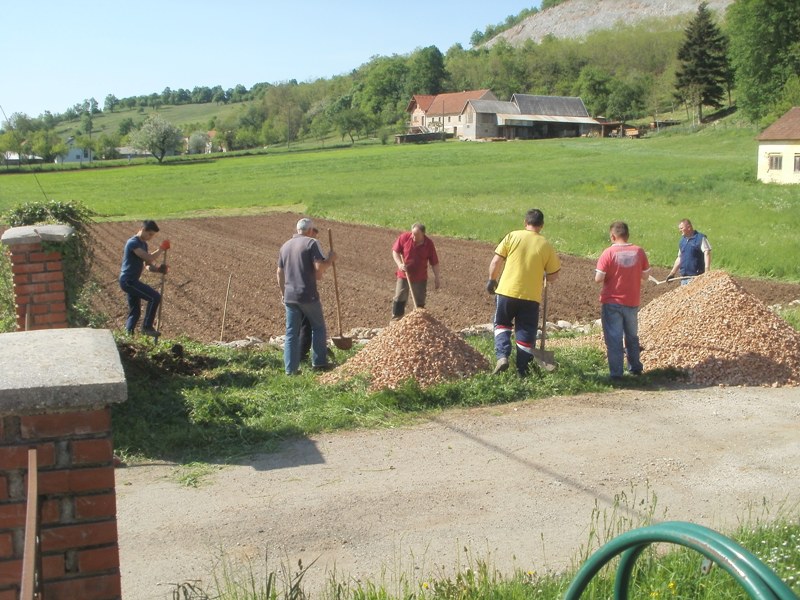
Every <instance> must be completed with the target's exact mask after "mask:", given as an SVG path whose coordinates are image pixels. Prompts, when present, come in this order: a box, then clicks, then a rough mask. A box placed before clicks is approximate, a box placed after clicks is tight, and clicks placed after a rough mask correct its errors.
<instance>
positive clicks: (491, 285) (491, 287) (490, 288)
mask: <svg viewBox="0 0 800 600" xmlns="http://www.w3.org/2000/svg"><path fill="white" fill-rule="evenodd" d="M496 289H497V280H496V279H490V280H489V281H487V282H486V291H487V292H489V293H490V294H494V291H495V290H496Z"/></svg>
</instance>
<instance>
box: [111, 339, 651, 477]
mask: <svg viewBox="0 0 800 600" xmlns="http://www.w3.org/2000/svg"><path fill="white" fill-rule="evenodd" d="M117 341H118V347H119V349H120V355H121V357H122V362H123V366H124V369H125V375H126V378H127V381H128V401H127V402H125V403H123V404H120V405H117V406H115V407H114V408H113V410H112V415H113V419H114V431H115V432H116V433H115V445H116V451H117V452H118V454H119V455H120V456H122V457H123V458H124V459H126V460H130V459H135V458H136V457H142V458H147V459H155V458H159V459H167V460H175V461H179V462H183V463H188V462H192V461H198V460H218V461H223V462H224V461H225V460H227V459H229V458H232V457H236V456H240V455H243V454H246V453H249V452H256V451H270V450H271V449H272V448H273V447H274V445H275V444H276V443H277V442H279V441H280V440H282V439H286V438H290V437H298V436H305V435H310V434H313V433H319V432H323V431H333V430H337V429H354V428H363V427H371V428H375V427H394V426H398V425H403V424H408V423H411V422H413V421H415V420H419V419H422V418H426V417H429V416H431V415H433V414H435V413H437V412H439V411H441V410H444V409H447V408H456V407H461V408H467V407H474V406H486V405H492V404H501V403H507V402H514V401H521V400H526V399H534V400H535V399H537V398H545V397H551V396H562V395H572V394H579V393H586V392H602V391H607V390H609V389H610V388H609V385H608V383H607V381H606V378H605V376H606V374H607V373H606V371H607V365H606V361H605V356H604V354H603V353H602V352H601V351H600V350H599V349H596V348H588V347H575V348H563V349H558V350H556V358H557V360H558V362H559V369H558V370H557V371H556V372H555V373H552V374H547V375H546V376H539V374H536V373H534V374H533V375H532V376H531V377H528V378H526V379H521V378H519V377H517V376H516V375H515V374H513V373H512V372H511V371H509V372H507V373H505V374H503V375H502V376H500V377H493V376H492V375H491V374H489V373H488V372H487V373H485V374H478V375H476V376H474V377H470V378H468V379H464V380H459V381H453V382H449V383H444V384H441V385H437V386H434V387H431V388H428V389H421V388H420V387H419V386H418V385H416V384H415V383H414V382H411V381H410V382H408V383H407V384H406V385H404V386H402V387H400V388H398V389H396V390H382V391H379V392H369V391H368V390H367V382H366V381H364V380H359V379H355V380H350V381H348V382H344V383H340V384H337V385H321V384H319V383H318V382H317V378H316V376H315V374H313V373H312V372H311V371H310V369H309V368H308V366H307V365H305V367H306V368H305V369H303V368H302V367H301V374H300V376H298V377H286V376H285V375H284V372H283V355H282V352H281V351H280V350H279V349H277V348H274V347H270V346H264V347H263V348H260V349H250V350H241V349H234V348H227V347H222V346H205V345H202V344H198V343H196V342H192V341H190V340H177V341H173V342H164V341H163V340H162V343H161V344H159V345H158V346H156V347H154V346H152V344H150V343H149V342H148V341H143V340H142V339H141V338H136V339H133V340H131V339H129V338H126V337H119V338H118V340H117ZM468 341H469V342H470V343H471V344H472V345H473V346H475V347H476V348H477V349H478V350H479V351H481V352H482V353H484V354H485V355H486V356H487V358H488V357H490V356H491V355H492V354H493V352H492V346H491V344H492V341H491V339H490V338H487V337H481V336H473V337H471V338H469V340H468ZM171 344H180V346H181V348H182V352H180V353H178V352H173V350H172V348H171ZM173 347H174V345H173ZM356 351H357V349H353V350H350V351H348V352H344V351H340V350H335V354H336V360H337V362H339V363H342V362H344V361H346V360H347V358H348V357H349V356H350V355H351V354H352V353H354V352H356ZM632 382H633V378H632ZM658 384H659V374H657V373H655V374H650V375H648V376H646V377H644V378H642V379H641V380H639V379H637V380H636V381H635V385H637V386H644V387H652V386H656V385H658ZM631 385H634V383H632V384H631Z"/></svg>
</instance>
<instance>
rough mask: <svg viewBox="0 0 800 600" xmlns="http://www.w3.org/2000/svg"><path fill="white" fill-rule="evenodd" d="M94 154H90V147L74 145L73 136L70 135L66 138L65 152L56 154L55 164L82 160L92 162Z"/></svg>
mask: <svg viewBox="0 0 800 600" xmlns="http://www.w3.org/2000/svg"><path fill="white" fill-rule="evenodd" d="M93 158H94V156H93V155H92V149H91V148H79V147H78V146H76V145H75V138H74V137H70V138H69V139H68V140H67V153H66V154H60V155H58V156H56V160H55V162H56V164H59V165H60V164H63V163H70V162H79V163H82V162H83V161H88V162H92V160H93Z"/></svg>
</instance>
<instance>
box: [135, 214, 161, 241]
mask: <svg viewBox="0 0 800 600" xmlns="http://www.w3.org/2000/svg"><path fill="white" fill-rule="evenodd" d="M156 233H158V225H156V222H155V221H151V220H149V219H148V220H146V221H142V226H141V228H139V237H140V238H141V239H143V240H144V241H145V242H146V241H147V240H149V239H150V238H152V237H153V236H154V235H155V234H156Z"/></svg>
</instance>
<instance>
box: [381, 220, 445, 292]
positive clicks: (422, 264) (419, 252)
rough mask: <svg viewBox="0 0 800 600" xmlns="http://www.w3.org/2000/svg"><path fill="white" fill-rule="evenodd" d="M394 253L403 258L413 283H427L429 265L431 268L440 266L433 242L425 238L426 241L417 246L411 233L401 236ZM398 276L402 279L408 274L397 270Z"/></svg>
mask: <svg viewBox="0 0 800 600" xmlns="http://www.w3.org/2000/svg"><path fill="white" fill-rule="evenodd" d="M392 252H397V253H398V254H399V255H400V256H402V257H403V262H404V263H405V265H406V270H407V271H408V274H409V276H410V277H411V281H427V280H428V263H430V264H431V266H433V265H438V264H439V257H438V256H436V246H434V245H433V240H432V239H431V238H429V237H428V236H425V240H424V241H423V242H422V243H421V244H419V245H417V244H415V243H414V237H413V236H412V234H411V232H410V231H406V232H404V233H401V234H400V236H399V237H398V238H397V239H396V240H395V242H394V246H392ZM397 276H398V277H399V278H401V279H405V278H406V274H405V273H404V272H403V271H401V270H400V269H398V270H397Z"/></svg>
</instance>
